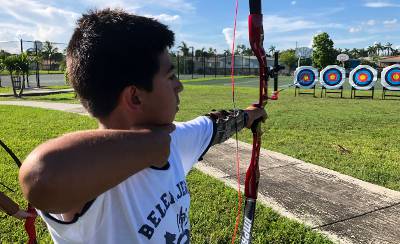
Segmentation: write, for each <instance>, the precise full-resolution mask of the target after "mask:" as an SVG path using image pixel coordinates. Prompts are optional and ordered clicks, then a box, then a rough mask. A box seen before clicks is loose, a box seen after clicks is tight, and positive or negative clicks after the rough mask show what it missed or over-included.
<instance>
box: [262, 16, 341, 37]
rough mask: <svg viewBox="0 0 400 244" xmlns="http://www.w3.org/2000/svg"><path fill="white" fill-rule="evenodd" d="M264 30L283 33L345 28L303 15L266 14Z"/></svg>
mask: <svg viewBox="0 0 400 244" xmlns="http://www.w3.org/2000/svg"><path fill="white" fill-rule="evenodd" d="M264 23H268V24H264V30H265V31H266V32H274V33H282V32H292V31H300V30H307V29H320V28H343V25H341V24H336V23H316V22H314V21H310V20H305V19H304V18H302V17H282V16H278V15H264Z"/></svg>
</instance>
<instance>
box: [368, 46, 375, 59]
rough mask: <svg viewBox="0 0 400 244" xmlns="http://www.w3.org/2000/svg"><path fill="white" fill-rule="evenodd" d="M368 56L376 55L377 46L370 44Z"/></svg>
mask: <svg viewBox="0 0 400 244" xmlns="http://www.w3.org/2000/svg"><path fill="white" fill-rule="evenodd" d="M367 52H368V56H370V57H372V56H375V55H376V47H375V46H368V47H367Z"/></svg>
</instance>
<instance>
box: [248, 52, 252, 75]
mask: <svg viewBox="0 0 400 244" xmlns="http://www.w3.org/2000/svg"><path fill="white" fill-rule="evenodd" d="M250 59H251V56H250V55H249V72H248V74H247V75H250V73H251V67H250Z"/></svg>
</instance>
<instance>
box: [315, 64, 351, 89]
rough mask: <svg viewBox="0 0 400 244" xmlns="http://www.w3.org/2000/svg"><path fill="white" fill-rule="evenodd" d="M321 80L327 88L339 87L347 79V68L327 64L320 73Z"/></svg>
mask: <svg viewBox="0 0 400 244" xmlns="http://www.w3.org/2000/svg"><path fill="white" fill-rule="evenodd" d="M319 76H320V80H319V82H320V83H321V85H322V86H323V87H325V88H326V89H338V88H340V87H341V86H342V85H343V83H344V82H345V81H346V70H345V69H344V68H342V67H340V66H337V65H329V66H326V67H325V68H324V69H323V70H322V71H321V73H320V75H319Z"/></svg>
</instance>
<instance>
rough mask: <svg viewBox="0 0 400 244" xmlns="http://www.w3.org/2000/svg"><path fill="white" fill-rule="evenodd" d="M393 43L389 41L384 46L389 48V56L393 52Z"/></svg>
mask: <svg viewBox="0 0 400 244" xmlns="http://www.w3.org/2000/svg"><path fill="white" fill-rule="evenodd" d="M392 46H393V44H392V43H390V42H387V43H386V44H385V46H384V48H385V49H386V50H387V56H389V55H390V54H391V53H392V52H393V48H392Z"/></svg>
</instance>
